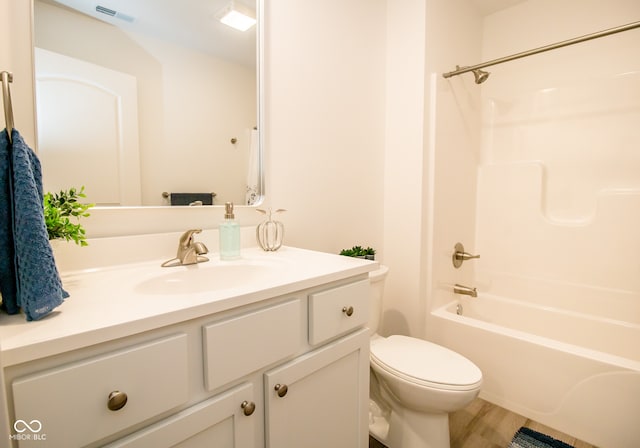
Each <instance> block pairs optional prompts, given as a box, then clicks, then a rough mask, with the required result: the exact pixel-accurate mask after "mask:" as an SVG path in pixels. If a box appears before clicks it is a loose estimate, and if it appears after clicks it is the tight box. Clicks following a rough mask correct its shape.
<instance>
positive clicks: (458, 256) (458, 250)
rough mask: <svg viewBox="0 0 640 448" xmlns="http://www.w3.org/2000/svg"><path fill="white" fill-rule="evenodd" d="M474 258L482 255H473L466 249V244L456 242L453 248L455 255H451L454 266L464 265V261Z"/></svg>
mask: <svg viewBox="0 0 640 448" xmlns="http://www.w3.org/2000/svg"><path fill="white" fill-rule="evenodd" d="M472 258H480V255H472V254H470V253H468V252H465V251H464V246H463V245H462V243H456V245H455V247H454V248H453V256H452V257H451V261H453V267H454V268H456V269H457V268H459V267H460V266H462V263H463V262H465V261H466V260H471V259H472Z"/></svg>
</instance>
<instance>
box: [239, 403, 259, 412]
mask: <svg viewBox="0 0 640 448" xmlns="http://www.w3.org/2000/svg"><path fill="white" fill-rule="evenodd" d="M240 407H241V408H242V409H243V410H244V415H251V414H253V412H254V411H255V410H256V404H255V403H254V402H253V401H243V402H242V404H241V405H240Z"/></svg>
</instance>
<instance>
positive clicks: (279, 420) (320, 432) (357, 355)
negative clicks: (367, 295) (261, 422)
mask: <svg viewBox="0 0 640 448" xmlns="http://www.w3.org/2000/svg"><path fill="white" fill-rule="evenodd" d="M368 397H369V333H368V330H366V329H363V330H360V331H358V332H356V333H354V334H351V335H349V336H347V337H344V338H342V339H338V340H337V341H334V342H332V343H331V344H327V345H325V346H323V347H322V348H320V349H318V350H315V351H312V352H310V353H307V354H305V355H302V356H300V357H299V358H296V359H294V360H293V361H291V362H288V363H286V364H284V365H282V366H281V367H278V368H276V369H274V370H271V371H269V372H267V373H266V374H265V403H266V409H265V415H266V431H265V433H266V438H267V440H266V447H267V448H287V447H305V448H326V447H331V448H354V447H359V448H365V447H367V446H368V427H367V413H368V401H369V400H368Z"/></svg>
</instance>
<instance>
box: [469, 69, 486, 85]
mask: <svg viewBox="0 0 640 448" xmlns="http://www.w3.org/2000/svg"><path fill="white" fill-rule="evenodd" d="M472 71H473V76H475V78H476V84H482V83H483V82H485V81H486V80H487V79H489V75H490V73H489V72H485V71H484V70H480V69H479V68H477V69H475V70H472Z"/></svg>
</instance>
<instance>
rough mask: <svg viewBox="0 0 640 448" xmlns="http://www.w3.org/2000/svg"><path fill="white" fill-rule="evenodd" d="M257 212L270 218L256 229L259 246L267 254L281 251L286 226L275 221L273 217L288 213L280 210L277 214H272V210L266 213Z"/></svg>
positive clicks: (264, 211) (259, 210)
mask: <svg viewBox="0 0 640 448" xmlns="http://www.w3.org/2000/svg"><path fill="white" fill-rule="evenodd" d="M256 211H257V212H258V213H262V214H263V215H267V216H268V218H267V220H266V221H263V222H261V223H260V224H259V225H258V227H256V240H257V241H258V245H259V246H260V247H261V248H262V250H265V251H267V252H273V251H276V250H278V249H280V247H281V246H282V242H283V240H284V224H282V223H281V222H280V221H275V220H273V218H272V215H275V214H276V213H281V212H286V210H285V209H283V208H279V209H278V210H276V211H275V212H271V209H269V211H266V210H261V209H259V208H257V209H256Z"/></svg>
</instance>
